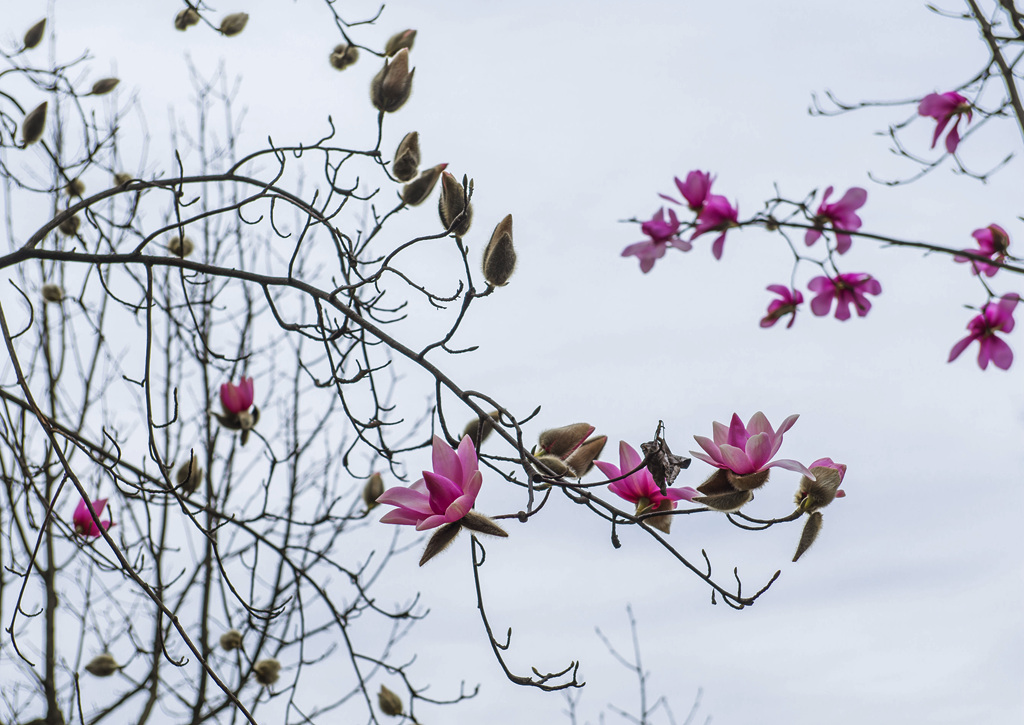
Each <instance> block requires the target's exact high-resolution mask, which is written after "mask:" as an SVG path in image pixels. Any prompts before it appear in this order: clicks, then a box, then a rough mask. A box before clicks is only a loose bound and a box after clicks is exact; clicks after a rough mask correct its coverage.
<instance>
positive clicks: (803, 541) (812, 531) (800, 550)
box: [793, 511, 822, 561]
mask: <svg viewBox="0 0 1024 725" xmlns="http://www.w3.org/2000/svg"><path fill="white" fill-rule="evenodd" d="M821 519H822V516H821V511H815V512H814V513H813V514H811V515H810V516H808V517H807V523H805V524H804V530H803V531H802V532H801V533H800V543H799V544H797V546H796V553H795V554H794V555H793V561H796V560H797V559H799V558H800V557H801V556H803V555H804V552H805V551H807V550H808V549H810V548H811V544H813V543H814V540H815V539H817V538H818V533H819V532H820V531H821Z"/></svg>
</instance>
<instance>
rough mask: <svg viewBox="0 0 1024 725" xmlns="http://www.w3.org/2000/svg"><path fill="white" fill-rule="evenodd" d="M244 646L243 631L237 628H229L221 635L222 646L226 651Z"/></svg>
mask: <svg viewBox="0 0 1024 725" xmlns="http://www.w3.org/2000/svg"><path fill="white" fill-rule="evenodd" d="M241 646H242V633H241V632H239V631H238V630H237V629H229V630H228V631H227V632H225V633H224V634H222V635H221V636H220V647H221V649H223V650H224V651H225V652H231V651H232V650H236V649H240V648H241Z"/></svg>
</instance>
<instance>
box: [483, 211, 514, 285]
mask: <svg viewBox="0 0 1024 725" xmlns="http://www.w3.org/2000/svg"><path fill="white" fill-rule="evenodd" d="M483 270H484V279H485V280H487V283H488V284H490V285H493V286H495V287H504V286H505V285H507V284H508V281H509V279H510V278H511V277H512V273H513V272H514V271H515V270H516V250H515V247H513V246H512V215H511V214H509V215H508V216H507V217H505V218H504V219H502V220H501V221H500V222H498V226H496V227H495V228H494V233H493V234H491V241H490V242H488V243H487V247H486V248H485V249H484V261H483Z"/></svg>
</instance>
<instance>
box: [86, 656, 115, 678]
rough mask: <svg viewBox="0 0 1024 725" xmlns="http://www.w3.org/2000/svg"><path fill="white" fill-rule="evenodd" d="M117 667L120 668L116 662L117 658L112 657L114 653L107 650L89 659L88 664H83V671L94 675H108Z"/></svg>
mask: <svg viewBox="0 0 1024 725" xmlns="http://www.w3.org/2000/svg"><path fill="white" fill-rule="evenodd" d="M119 669H121V665H119V664H117V660H115V659H114V655H112V654H110V653H109V652H104V653H103V654H101V655H96V656H95V657H93V658H92V659H91V660H90V661H89V664H87V665H86V666H85V671H86V672H88V673H89V674H90V675H95V676H96V677H110V676H111V675H112V674H114V673H115V672H117V671H118V670H119Z"/></svg>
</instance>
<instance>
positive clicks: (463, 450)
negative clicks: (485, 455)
mask: <svg viewBox="0 0 1024 725" xmlns="http://www.w3.org/2000/svg"><path fill="white" fill-rule="evenodd" d="M458 454H459V463H461V464H462V478H463V481H462V482H463V483H465V479H466V478H467V477H468V476H470V475H471V474H472V473H473V472H474V471H476V470H478V469H479V468H480V462H479V461H478V460H477V457H476V446H474V445H473V440H472V439H471V438H470V437H469V436H468V435H467V436H463V437H462V441H461V442H460V443H459V450H458Z"/></svg>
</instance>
